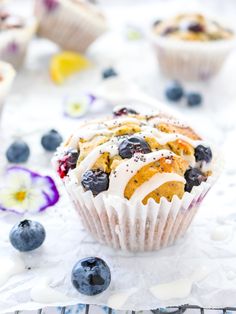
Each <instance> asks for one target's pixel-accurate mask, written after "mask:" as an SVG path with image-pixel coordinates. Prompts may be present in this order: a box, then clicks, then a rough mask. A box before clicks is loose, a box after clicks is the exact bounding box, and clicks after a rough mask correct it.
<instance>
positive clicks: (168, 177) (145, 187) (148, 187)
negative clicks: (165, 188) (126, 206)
mask: <svg viewBox="0 0 236 314" xmlns="http://www.w3.org/2000/svg"><path fill="white" fill-rule="evenodd" d="M171 181H178V182H182V183H185V182H186V181H185V179H184V177H182V176H180V175H179V174H177V173H157V174H155V175H154V176H152V177H151V178H150V179H149V180H148V181H146V182H145V183H143V184H142V185H141V186H140V187H139V188H137V189H136V190H135V192H134V193H133V195H132V196H131V198H130V201H131V202H132V203H134V202H138V201H140V200H143V199H144V198H145V196H146V195H148V194H149V193H151V192H152V191H154V190H155V189H157V188H159V187H160V186H161V185H162V184H164V183H166V182H171Z"/></svg>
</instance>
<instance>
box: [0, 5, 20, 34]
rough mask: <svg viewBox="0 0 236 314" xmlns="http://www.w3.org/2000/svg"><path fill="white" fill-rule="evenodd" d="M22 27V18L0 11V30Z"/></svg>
mask: <svg viewBox="0 0 236 314" xmlns="http://www.w3.org/2000/svg"><path fill="white" fill-rule="evenodd" d="M22 27H24V20H23V18H21V17H19V16H17V15H12V14H10V13H8V12H6V11H3V10H1V11H0V30H1V31H3V30H9V29H15V28H22Z"/></svg>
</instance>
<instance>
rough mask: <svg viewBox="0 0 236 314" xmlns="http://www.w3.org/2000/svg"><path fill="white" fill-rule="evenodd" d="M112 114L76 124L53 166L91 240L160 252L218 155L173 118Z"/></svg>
mask: <svg viewBox="0 0 236 314" xmlns="http://www.w3.org/2000/svg"><path fill="white" fill-rule="evenodd" d="M116 114H117V115H118V117H117V116H116V117H113V118H110V119H109V118H107V119H104V120H96V121H92V122H86V123H84V124H82V125H81V126H80V127H79V129H78V130H77V131H76V132H75V133H74V134H73V135H72V136H71V137H70V138H69V139H68V140H67V141H66V142H65V143H64V144H63V145H62V146H61V147H59V149H58V151H57V153H56V154H55V156H54V158H53V165H54V168H55V169H56V171H57V172H58V174H59V176H60V177H61V179H62V180H63V183H64V185H65V188H66V190H67V192H68V194H69V196H70V198H71V200H72V201H73V204H74V207H75V209H76V210H77V212H78V214H79V216H80V217H81V220H82V222H83V224H84V226H85V228H86V229H87V230H88V231H89V233H90V234H91V235H92V236H93V237H94V238H95V239H97V240H98V241H99V242H101V243H104V244H107V245H108V246H111V247H113V248H114V249H121V250H125V251H154V250H159V249H161V248H164V247H166V246H169V245H171V244H173V243H174V242H175V241H176V240H178V239H179V238H180V237H182V236H183V235H184V234H185V233H186V231H187V229H188V227H189V225H190V224H191V222H192V220H193V218H194V216H195V215H196V213H197V211H198V208H199V206H200V204H201V203H202V201H203V199H204V197H205V195H206V194H207V192H208V191H209V189H210V188H211V187H212V185H213V183H214V182H215V180H216V179H217V177H218V175H219V173H220V170H221V169H222V163H221V159H220V157H218V154H217V153H216V152H215V151H214V152H212V150H211V149H210V147H209V146H208V144H207V143H206V142H203V141H202V139H201V138H200V137H199V136H198V135H197V134H196V133H195V132H194V131H193V130H192V129H191V128H190V127H188V126H187V125H184V124H182V123H180V121H179V120H175V118H173V116H170V115H167V114H164V113H163V112H160V113H158V114H153V115H141V114H138V113H137V112H135V111H133V110H131V109H127V108H122V109H120V110H119V111H117V112H116ZM178 132H179V133H178ZM181 132H182V133H181ZM183 133H184V134H185V135H183ZM133 143H136V144H133ZM147 144H148V145H149V147H148V145H147ZM127 145H128V146H127ZM140 145H141V146H140ZM124 147H125V151H124V150H123V149H124ZM130 147H131V150H129V149H130ZM140 147H141V150H140ZM130 152H131V154H130ZM126 153H127V154H128V155H126V156H124V154H126ZM203 158H204V159H203ZM195 175H197V177H195ZM189 184H190V185H189Z"/></svg>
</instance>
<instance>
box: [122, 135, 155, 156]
mask: <svg viewBox="0 0 236 314" xmlns="http://www.w3.org/2000/svg"><path fill="white" fill-rule="evenodd" d="M118 149H119V155H120V157H121V158H123V159H124V158H131V157H132V156H133V155H134V154H135V153H142V154H148V153H150V152H151V148H150V146H149V145H148V143H147V142H146V141H145V140H144V139H142V138H141V137H138V136H130V137H127V138H125V139H124V140H123V141H122V142H121V143H120V145H119V148H118Z"/></svg>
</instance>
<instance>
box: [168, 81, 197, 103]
mask: <svg viewBox="0 0 236 314" xmlns="http://www.w3.org/2000/svg"><path fill="white" fill-rule="evenodd" d="M165 95H166V98H167V99H168V100H169V101H172V102H178V101H180V100H181V99H183V98H184V97H185V98H186V101H187V105H188V106H189V107H196V106H199V105H201V104H202V96H201V94H199V93H196V92H188V93H186V92H185V91H184V88H183V86H182V85H181V84H180V83H179V82H178V81H173V82H171V83H170V84H169V85H168V86H167V88H166V91H165Z"/></svg>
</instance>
